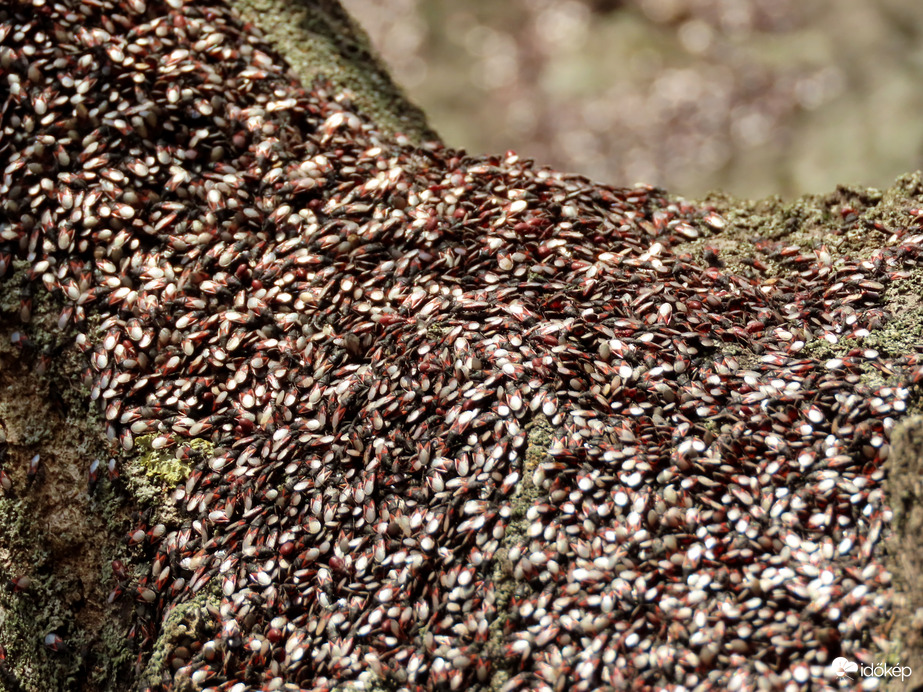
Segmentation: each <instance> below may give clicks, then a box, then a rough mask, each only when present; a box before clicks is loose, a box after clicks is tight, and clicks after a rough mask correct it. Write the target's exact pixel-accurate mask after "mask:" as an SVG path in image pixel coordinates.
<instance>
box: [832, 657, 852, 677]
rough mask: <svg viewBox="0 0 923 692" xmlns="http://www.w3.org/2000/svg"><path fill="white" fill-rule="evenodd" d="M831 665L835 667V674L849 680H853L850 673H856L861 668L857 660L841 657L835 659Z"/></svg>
mask: <svg viewBox="0 0 923 692" xmlns="http://www.w3.org/2000/svg"><path fill="white" fill-rule="evenodd" d="M830 667H831V668H833V674H834V675H836V676H837V677H838V678H846V679H847V680H852V679H853V678H852V677H850V675H849V674H850V673H855V672H856V671H857V670H859V664H858V663H856V662H855V661H850V660H849V659H848V658H843V657H842V656H840V657H839V658H835V659H833V663H831V664H830Z"/></svg>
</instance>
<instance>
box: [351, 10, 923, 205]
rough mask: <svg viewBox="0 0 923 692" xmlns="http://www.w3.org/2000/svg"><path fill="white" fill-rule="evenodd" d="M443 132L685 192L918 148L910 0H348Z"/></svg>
mask: <svg viewBox="0 0 923 692" xmlns="http://www.w3.org/2000/svg"><path fill="white" fill-rule="evenodd" d="M343 4H344V5H345V6H346V8H347V10H348V11H350V12H351V13H352V14H353V16H354V17H356V18H357V19H358V21H359V22H360V24H362V25H363V26H364V27H365V29H366V30H367V31H368V32H369V34H370V36H371V38H372V41H373V43H374V44H375V46H376V47H377V48H378V50H379V51H380V52H381V54H382V56H383V57H384V59H385V61H386V62H387V63H388V65H389V66H390V67H391V69H392V70H393V74H394V77H395V78H396V80H397V81H398V82H399V83H401V84H402V85H403V86H404V87H405V89H406V90H407V92H408V94H409V96H410V97H411V99H412V100H414V101H416V102H417V103H418V104H419V105H420V106H422V107H423V109H424V111H425V112H426V113H427V115H428V116H429V119H430V122H431V124H432V125H433V127H434V128H435V129H436V130H437V131H438V132H439V133H440V134H441V136H442V137H443V138H444V140H445V141H446V142H447V143H448V144H450V145H453V146H459V147H464V148H465V149H467V150H469V151H470V152H472V153H486V152H495V153H499V152H502V151H505V150H506V149H514V150H516V151H517V152H518V153H520V154H522V155H524V156H527V157H530V158H534V159H536V161H538V162H539V163H542V164H548V165H551V166H554V167H556V168H559V169H563V170H568V171H575V172H580V173H583V174H585V175H588V176H590V177H592V178H594V179H597V180H601V181H605V182H608V183H612V184H631V183H634V182H648V183H653V184H657V185H662V186H665V187H667V188H668V189H670V190H671V191H673V192H676V193H678V194H684V195H689V196H692V195H701V194H703V193H704V192H706V191H708V190H710V189H715V188H721V189H723V190H725V191H727V192H730V193H733V194H737V195H741V196H765V195H768V194H772V193H779V194H782V195H784V196H793V195H796V194H802V193H807V192H821V191H825V190H829V189H831V188H832V187H833V186H834V185H835V184H836V183H841V182H848V183H856V184H865V185H872V186H878V187H885V186H887V185H889V184H890V183H891V181H892V179H893V178H894V177H895V176H897V175H898V174H900V173H902V172H905V171H909V170H914V169H916V168H919V167H920V166H921V159H923V118H920V117H919V113H920V112H921V106H923V90H921V89H920V87H919V86H918V85H919V84H920V83H921V81H923V80H921V77H923V42H921V41H920V34H921V32H923V4H920V3H919V2H917V1H916V0H876V1H869V0H813V1H811V2H803V1H799V0H621V1H619V0H508V1H506V2H499V3H498V2H494V1H493V0H465V2H457V1H456V0H343Z"/></svg>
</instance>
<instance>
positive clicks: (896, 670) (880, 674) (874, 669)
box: [830, 656, 913, 680]
mask: <svg viewBox="0 0 923 692" xmlns="http://www.w3.org/2000/svg"><path fill="white" fill-rule="evenodd" d="M830 668H831V669H832V670H833V674H834V675H836V676H837V677H838V678H840V679H846V680H854V679H855V678H854V677H853V676H852V675H851V674H855V675H857V676H862V677H864V678H900V679H901V680H906V679H907V678H909V677H910V676H911V675H912V674H913V670H911V668H910V666H900V665H898V666H889V665H887V664H884V663H876V664H875V665H859V664H858V663H856V662H855V661H850V660H849V659H848V658H844V657H842V656H840V657H839V658H835V659H833V663H831V664H830Z"/></svg>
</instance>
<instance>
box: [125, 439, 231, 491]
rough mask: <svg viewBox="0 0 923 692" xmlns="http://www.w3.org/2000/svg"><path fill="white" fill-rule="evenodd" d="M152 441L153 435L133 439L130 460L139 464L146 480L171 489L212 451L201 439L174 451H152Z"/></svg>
mask: <svg viewBox="0 0 923 692" xmlns="http://www.w3.org/2000/svg"><path fill="white" fill-rule="evenodd" d="M154 439H155V437H154V436H153V435H144V436H142V437H138V438H135V452H134V454H133V456H132V460H133V461H134V462H135V463H137V464H140V466H141V467H142V468H143V469H144V470H145V473H146V474H147V476H148V478H150V479H151V480H153V481H155V482H157V483H159V484H161V485H163V486H166V487H171V488H172V487H174V486H176V485H178V484H180V483H182V482H184V481H185V480H186V479H187V478H189V474H190V473H192V469H193V468H194V467H195V464H196V463H197V462H198V461H200V460H201V459H203V458H207V457H209V456H211V453H212V451H213V450H214V445H213V444H212V443H211V442H209V441H208V440H203V439H201V438H195V439H192V440H189V441H188V442H186V443H184V444H183V445H182V446H180V447H179V448H178V449H176V450H174V449H167V448H161V449H154V447H153V445H152V443H153V441H154Z"/></svg>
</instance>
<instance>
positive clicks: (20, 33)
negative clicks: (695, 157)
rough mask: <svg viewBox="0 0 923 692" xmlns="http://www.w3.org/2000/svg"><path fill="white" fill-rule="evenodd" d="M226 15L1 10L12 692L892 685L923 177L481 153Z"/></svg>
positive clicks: (313, 52) (310, 48)
mask: <svg viewBox="0 0 923 692" xmlns="http://www.w3.org/2000/svg"><path fill="white" fill-rule="evenodd" d="M231 5H232V6H233V8H234V10H235V11H231V10H229V9H228V7H227V6H226V5H222V4H220V3H217V2H216V3H186V4H184V3H183V2H182V0H169V1H168V2H155V1H153V0H151V1H149V2H145V0H124V2H121V3H118V4H113V3H112V2H111V1H110V0H100V2H99V3H94V4H90V3H85V4H78V3H76V2H70V1H69V2H64V3H62V4H54V5H52V4H49V3H46V2H44V0H36V1H35V2H34V3H23V2H17V3H12V4H7V5H6V6H4V7H3V8H0V84H2V85H3V87H2V89H3V90H2V91H0V101H2V102H3V105H2V109H3V110H2V116H0V128H2V130H0V136H2V139H0V168H2V170H3V171H4V173H3V175H4V177H3V179H2V181H0V183H2V186H0V265H2V267H0V269H2V271H0V273H2V275H3V276H4V281H3V283H2V285H0V289H2V292H0V310H2V320H3V337H2V339H0V384H2V386H0V432H2V434H3V436H4V438H3V440H2V441H0V445H2V452H0V456H2V458H0V469H2V471H0V474H2V475H0V575H2V577H3V579H4V581H6V582H7V588H5V589H3V590H2V592H0V645H2V647H3V650H2V653H3V657H0V687H2V688H5V689H7V690H11V691H17V692H18V691H19V690H29V691H32V690H54V689H67V690H133V689H175V690H202V689H220V690H234V691H235V692H240V691H241V690H243V689H261V688H263V689H318V690H319V689H340V690H365V689H368V690H374V689H378V690H385V689H452V690H455V689H459V688H464V687H467V688H473V689H483V690H488V689H489V690H508V691H512V690H515V689H536V690H538V689H553V690H571V689H573V690H581V689H586V690H598V689H625V688H629V687H631V688H632V689H657V688H662V687H664V686H666V685H670V684H682V685H685V686H686V687H687V688H695V687H697V686H699V685H704V686H706V687H711V688H715V689H722V688H733V687H734V686H735V685H737V686H739V685H740V684H741V683H744V684H750V685H753V686H754V687H755V686H756V685H757V684H758V683H759V681H760V680H768V681H769V682H770V684H771V685H773V686H775V687H778V688H783V687H785V685H786V684H788V683H789V682H791V681H795V682H796V683H797V684H798V685H801V686H804V685H808V684H811V683H813V684H814V685H815V686H816V687H822V686H823V685H826V684H830V685H835V684H836V682H835V681H836V679H837V678H836V675H837V672H836V670H835V669H834V667H833V661H834V659H836V658H839V657H843V658H845V659H847V660H848V661H850V662H855V663H858V664H859V665H860V666H863V667H859V668H858V670H856V671H851V672H849V675H850V676H852V677H854V678H855V677H859V678H862V677H867V675H866V672H864V671H865V668H864V666H867V665H872V666H873V667H874V665H875V664H876V663H878V662H882V663H887V665H888V666H889V670H890V673H889V674H888V675H887V676H886V677H889V678H890V679H888V680H886V682H887V683H888V684H889V685H891V686H892V688H893V689H903V688H906V689H909V688H910V686H911V684H912V679H910V680H905V681H903V682H901V681H899V680H898V681H895V680H894V675H895V674H900V671H901V670H903V668H897V669H895V668H894V666H896V665H900V666H902V667H908V668H912V669H915V670H916V671H918V672H917V677H919V675H921V674H923V660H921V658H920V641H919V634H920V625H921V622H920V618H919V617H914V613H916V612H923V611H918V608H920V607H923V595H921V593H920V590H919V587H918V586H917V584H916V579H915V575H916V574H917V573H918V572H919V567H920V560H921V557H920V555H921V552H920V547H919V537H920V535H921V531H920V529H921V528H923V526H921V525H923V518H921V516H920V512H919V502H918V500H919V497H920V495H921V493H923V488H921V486H920V482H919V477H920V460H921V458H923V452H921V442H920V421H921V418H920V417H919V416H910V415H908V414H909V413H912V412H914V411H916V410H918V409H919V391H918V385H917V381H918V380H919V379H920V378H921V376H923V362H921V355H920V353H921V350H923V339H921V334H923V331H921V317H923V308H921V305H920V298H919V295H918V294H919V287H920V282H921V280H923V279H921V274H920V269H919V268H918V263H919V262H920V258H921V250H920V243H921V240H923V235H920V234H919V233H918V227H919V219H920V217H921V212H919V210H918V209H919V208H921V200H920V198H921V192H923V187H921V180H920V176H919V174H913V175H908V176H905V177H903V178H901V179H899V180H898V181H897V182H896V184H895V186H894V187H893V188H891V189H889V190H887V191H884V192H879V191H875V190H868V189H859V188H851V187H840V188H838V189H837V190H836V191H835V192H833V193H831V194H829V195H826V196H817V197H806V198H803V199H800V200H797V201H796V202H794V203H792V204H785V203H783V202H781V201H780V200H777V199H770V200H765V201H762V202H748V201H743V200H734V199H730V198H725V197H717V196H716V197H712V198H708V199H705V200H701V201H687V200H683V199H681V198H677V197H675V196H671V195H669V194H667V193H665V192H663V191H661V190H656V189H652V188H647V187H643V186H639V187H634V188H614V187H610V186H607V185H602V184H598V183H592V182H590V181H587V180H585V179H583V178H580V177H576V176H567V175H562V174H558V173H556V172H553V171H548V170H544V169H541V168H539V167H537V166H534V165H532V164H531V162H526V161H521V160H520V159H519V158H518V157H517V156H515V155H514V154H512V153H508V154H507V155H505V156H504V157H469V156H466V155H465V153H464V152H460V151H453V150H451V149H447V148H445V147H444V146H443V145H442V144H440V143H439V141H438V137H437V136H436V135H435V134H434V133H433V132H432V131H431V130H430V128H429V127H428V125H427V124H426V120H425V118H424V116H423V115H422V114H421V113H420V111H419V110H418V109H417V108H415V107H414V106H413V105H411V104H409V103H408V102H407V101H406V100H405V99H404V97H403V96H402V95H401V93H400V91H399V89H397V87H395V86H394V84H393V82H392V81H391V80H390V78H389V77H388V75H387V72H386V70H385V69H384V68H383V66H382V65H381V64H380V62H379V61H378V59H377V58H376V57H375V55H374V51H373V50H372V49H371V48H370V47H369V45H368V41H367V39H366V37H365V35H364V34H363V32H362V31H361V29H360V28H359V27H358V26H357V25H356V24H355V22H353V20H352V19H351V18H350V17H349V16H348V15H347V14H346V13H345V12H344V11H343V9H342V8H341V7H340V6H339V4H338V3H337V2H336V1H335V0H318V1H317V2H308V1H307V0H304V1H303V2H300V3H286V2H282V1H281V0H280V1H278V2H271V1H270V0H266V2H262V3H261V2H257V1H256V0H237V1H236V2H232V3H231ZM257 27H259V29H257ZM260 30H262V32H263V33H262V34H261V33H260ZM286 61H287V62H286ZM289 65H290V66H291V68H292V69H293V70H294V72H292V71H291V70H290V69H289ZM299 81H300V84H301V85H304V88H303V87H302V86H300V85H299ZM889 468H890V475H889V476H888V475H887V474H886V471H887V470H888V469H889ZM886 477H887V483H885V478H886ZM883 491H887V497H885V496H884V494H883ZM892 512H893V516H892ZM889 570H890V572H889ZM892 577H893V578H894V581H893V583H892V581H891V578H892ZM895 670H896V671H898V672H897V673H895ZM873 672H874V671H873ZM902 686H903V687H902Z"/></svg>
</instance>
